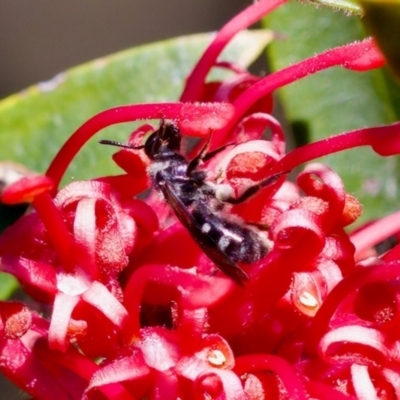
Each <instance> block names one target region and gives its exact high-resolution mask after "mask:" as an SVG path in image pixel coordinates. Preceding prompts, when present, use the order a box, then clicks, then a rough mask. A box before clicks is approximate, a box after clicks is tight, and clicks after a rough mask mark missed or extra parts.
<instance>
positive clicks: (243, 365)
mask: <svg viewBox="0 0 400 400" xmlns="http://www.w3.org/2000/svg"><path fill="white" fill-rule="evenodd" d="M262 370H266V371H272V372H274V373H275V374H276V375H277V376H278V377H279V379H280V380H281V382H282V384H283V386H284V388H285V390H286V392H287V395H288V398H290V399H296V400H306V399H308V395H307V393H306V392H305V390H304V386H303V383H302V382H301V380H300V378H299V377H298V375H297V373H296V371H295V370H294V368H293V367H292V366H291V365H290V364H289V363H288V362H287V361H286V360H285V359H283V358H281V357H278V356H275V355H272V354H249V355H245V356H240V357H237V358H236V365H235V367H234V371H235V372H236V373H237V374H238V375H239V376H242V375H244V374H247V373H251V372H255V371H262Z"/></svg>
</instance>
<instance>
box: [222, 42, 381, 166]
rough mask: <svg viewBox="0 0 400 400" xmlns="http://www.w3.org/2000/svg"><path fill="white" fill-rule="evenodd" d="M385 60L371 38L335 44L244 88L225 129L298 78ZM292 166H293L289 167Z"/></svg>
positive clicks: (368, 66) (371, 65) (360, 68)
mask: <svg viewBox="0 0 400 400" xmlns="http://www.w3.org/2000/svg"><path fill="white" fill-rule="evenodd" d="M384 64H385V60H384V58H383V56H382V55H381V53H380V52H379V50H378V49H377V47H376V46H375V44H374V42H373V40H372V39H371V38H368V39H365V40H363V41H361V42H354V43H350V44H347V45H345V46H340V47H335V48H333V49H329V50H327V51H325V52H323V53H320V54H317V55H315V56H313V57H310V58H308V59H306V60H303V61H300V62H299V63H296V64H294V65H291V66H289V67H286V68H284V69H282V70H280V71H277V72H274V73H272V74H270V75H268V76H266V77H264V78H261V79H260V80H259V81H258V82H256V83H255V84H253V85H252V86H251V87H250V88H249V89H247V90H246V91H244V92H243V93H242V94H241V95H240V96H239V97H238V98H237V99H236V100H235V101H234V103H233V105H234V107H235V111H236V112H235V118H233V119H232V120H231V121H230V122H229V124H228V125H227V126H226V127H225V128H224V130H223V132H228V131H229V130H230V129H232V127H233V126H234V125H235V124H236V123H237V122H238V121H239V120H240V119H241V118H242V117H243V116H244V115H245V114H246V113H247V111H248V110H249V109H250V108H251V107H252V106H253V105H254V103H256V102H257V101H258V100H260V99H261V98H263V97H264V96H266V95H268V94H269V93H271V92H273V91H274V90H276V89H278V88H280V87H282V86H285V85H287V84H289V83H291V82H294V81H296V80H298V79H301V78H303V77H306V76H308V75H310V74H315V73H317V72H319V71H322V70H324V69H327V68H330V67H333V66H338V65H340V66H342V67H344V68H349V69H355V70H358V71H365V70H368V69H373V68H380V67H382V66H383V65H384ZM290 169H292V168H290Z"/></svg>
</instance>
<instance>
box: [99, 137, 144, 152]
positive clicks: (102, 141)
mask: <svg viewBox="0 0 400 400" xmlns="http://www.w3.org/2000/svg"><path fill="white" fill-rule="evenodd" d="M99 143H100V144H107V145H109V146H116V147H122V148H124V149H131V150H139V149H143V148H144V145H141V146H131V145H129V144H125V143H122V142H116V141H115V140H108V139H103V140H99Z"/></svg>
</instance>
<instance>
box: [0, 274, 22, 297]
mask: <svg viewBox="0 0 400 400" xmlns="http://www.w3.org/2000/svg"><path fill="white" fill-rule="evenodd" d="M17 288H18V281H17V279H16V278H14V277H13V276H11V275H9V274H6V273H4V272H0V300H7V299H9V298H10V297H11V295H12V294H13V293H14V292H15V291H16V290H17Z"/></svg>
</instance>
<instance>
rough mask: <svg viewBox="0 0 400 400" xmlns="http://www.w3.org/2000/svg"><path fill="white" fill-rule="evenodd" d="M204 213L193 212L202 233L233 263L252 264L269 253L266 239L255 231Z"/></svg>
mask: <svg viewBox="0 0 400 400" xmlns="http://www.w3.org/2000/svg"><path fill="white" fill-rule="evenodd" d="M204 211H205V210H201V211H199V212H197V211H196V210H193V214H192V215H193V218H194V219H195V220H196V222H197V224H198V225H199V227H201V230H202V232H203V233H205V234H207V235H208V236H209V237H210V238H211V239H212V240H213V241H214V242H215V244H216V245H217V246H218V247H219V248H220V249H221V250H222V251H223V252H224V253H225V254H226V255H227V256H228V257H229V258H230V259H231V260H232V261H234V262H242V263H249V264H250V263H254V262H257V261H258V260H260V259H261V258H263V257H264V256H265V255H266V254H267V253H268V251H269V246H268V243H267V241H266V239H264V237H262V236H261V234H259V233H257V232H256V231H255V230H252V229H251V228H249V227H248V226H245V225H240V224H238V223H235V222H231V221H229V220H226V219H223V218H220V217H218V216H216V215H215V214H213V213H211V212H209V213H205V212H204Z"/></svg>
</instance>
